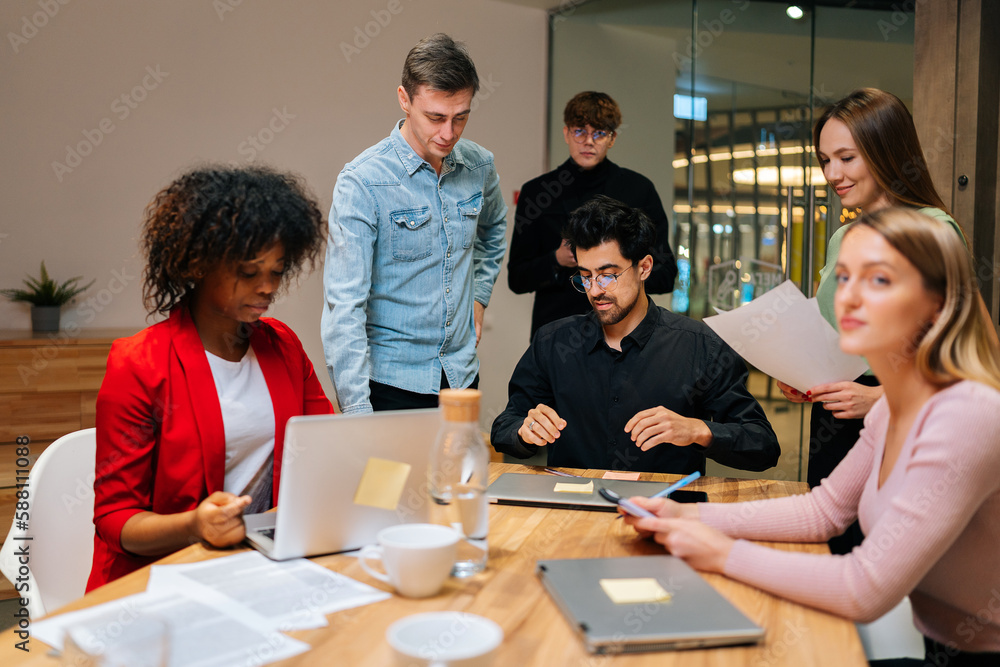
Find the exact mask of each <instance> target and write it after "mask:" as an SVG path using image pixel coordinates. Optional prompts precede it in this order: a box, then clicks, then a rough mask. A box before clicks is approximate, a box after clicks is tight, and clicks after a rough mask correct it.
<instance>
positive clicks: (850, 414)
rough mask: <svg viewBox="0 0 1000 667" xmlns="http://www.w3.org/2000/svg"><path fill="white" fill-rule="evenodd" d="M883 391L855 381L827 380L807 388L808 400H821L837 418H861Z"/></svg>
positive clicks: (825, 408)
mask: <svg viewBox="0 0 1000 667" xmlns="http://www.w3.org/2000/svg"><path fill="white" fill-rule="evenodd" d="M883 393H885V392H884V390H883V389H882V387H868V386H865V385H863V384H858V383H857V382H829V383H827V384H819V385H816V386H815V387H813V388H812V389H810V390H809V400H810V401H812V402H813V403H817V402H822V403H823V409H824V410H829V411H830V412H832V413H833V416H834V417H836V418H837V419H861V418H863V417H864V416H865V415H867V414H868V411H869V410H871V409H872V406H873V405H875V401H877V400H878V399H880V398H882V394H883Z"/></svg>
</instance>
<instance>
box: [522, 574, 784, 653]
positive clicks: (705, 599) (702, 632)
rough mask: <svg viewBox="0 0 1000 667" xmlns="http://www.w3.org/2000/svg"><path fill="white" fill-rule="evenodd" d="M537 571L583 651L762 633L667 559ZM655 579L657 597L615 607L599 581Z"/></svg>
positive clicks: (752, 639)
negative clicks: (662, 594) (664, 596)
mask: <svg viewBox="0 0 1000 667" xmlns="http://www.w3.org/2000/svg"><path fill="white" fill-rule="evenodd" d="M537 572H538V576H539V577H540V578H541V580H542V583H543V584H545V588H546V589H547V590H548V592H549V594H550V595H551V596H552V599H553V600H554V601H555V602H556V604H557V605H558V607H559V609H560V611H562V613H563V615H564V616H565V617H566V620H567V621H568V622H569V624H570V625H571V626H572V627H573V629H574V630H575V631H576V632H578V633H579V634H580V636H581V637H582V639H583V641H584V643H585V644H586V646H587V649H588V650H589V651H590V652H591V653H639V652H645V651H663V650H675V649H687V648H702V647H709V646H726V645H731V644H749V643H756V642H758V641H759V640H760V639H761V638H763V636H764V630H763V629H762V628H760V627H759V626H757V625H756V624H754V623H753V622H752V621H751V620H750V619H748V618H747V617H746V616H744V615H743V613H742V612H740V611H739V610H738V609H737V608H736V607H734V606H733V605H732V604H731V603H730V602H729V601H728V600H726V599H725V598H724V597H722V595H720V594H719V592H718V591H716V590H715V589H714V588H712V586H711V585H710V584H709V583H708V582H706V581H705V580H704V579H702V578H701V576H700V575H699V574H698V573H697V572H695V571H694V570H692V569H691V568H690V567H689V566H688V565H687V564H686V563H685V562H684V561H682V560H681V559H679V558H675V557H673V556H666V555H664V556H630V557H626V558H578V559H565V560H540V561H538V564H537ZM637 578H639V579H655V580H656V582H657V583H658V584H659V585H660V587H661V588H662V589H663V590H664V591H666V592H667V593H669V594H671V596H672V597H671V598H670V599H669V600H666V601H662V602H650V601H642V602H631V603H628V604H617V603H615V602H614V601H612V599H611V598H610V597H609V595H608V594H607V593H606V592H605V589H604V588H603V587H602V586H601V580H612V581H613V580H620V579H637Z"/></svg>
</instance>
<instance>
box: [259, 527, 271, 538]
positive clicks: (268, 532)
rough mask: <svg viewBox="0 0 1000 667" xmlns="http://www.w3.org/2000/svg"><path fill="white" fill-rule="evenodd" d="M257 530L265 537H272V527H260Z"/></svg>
mask: <svg viewBox="0 0 1000 667" xmlns="http://www.w3.org/2000/svg"><path fill="white" fill-rule="evenodd" d="M257 532H258V533H260V534H261V535H263V536H264V537H267V538H269V539H272V540H273V539H274V528H261V529H260V530H258V531H257Z"/></svg>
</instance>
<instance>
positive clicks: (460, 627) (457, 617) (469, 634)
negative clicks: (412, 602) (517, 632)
mask: <svg viewBox="0 0 1000 667" xmlns="http://www.w3.org/2000/svg"><path fill="white" fill-rule="evenodd" d="M385 637H386V640H388V642H389V645H390V646H391V647H392V650H393V651H394V652H395V654H396V664H397V665H399V666H400V667H487V666H488V665H491V664H493V657H494V655H495V653H496V650H497V648H498V647H499V646H500V643H501V642H502V641H503V630H502V629H501V628H500V626H499V625H497V624H496V623H494V622H493V621H491V620H490V619H488V618H483V617H482V616H477V615H475V614H466V613H463V612H459V611H435V612H428V613H426V614H414V615H413V616H407V617H406V618H404V619H401V620H399V621H396V622H395V623H393V624H392V625H390V626H389V629H388V630H386V633H385Z"/></svg>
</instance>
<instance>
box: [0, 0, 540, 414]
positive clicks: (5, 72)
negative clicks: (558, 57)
mask: <svg viewBox="0 0 1000 667" xmlns="http://www.w3.org/2000/svg"><path fill="white" fill-rule="evenodd" d="M63 2H65V3H66V4H61V3H63ZM46 8H47V10H48V14H47V13H46ZM379 22H381V23H379ZM546 26H547V22H546V16H545V13H544V12H543V11H541V10H539V9H532V8H525V7H519V6H512V5H508V4H503V3H499V2H494V1H492V0H421V1H420V2H417V1H416V0H345V1H341V0H338V1H337V2H309V1H307V0H285V1H283V2H280V3H279V2H263V1H262V0H171V2H134V1H129V0H104V1H102V2H88V3H84V2H69V0H5V1H4V2H3V3H2V4H0V28H2V30H0V32H2V34H3V35H5V39H4V43H3V44H2V45H0V52H2V56H0V57H2V66H0V89H2V90H3V94H2V97H0V110H2V118H3V123H2V124H0V150H2V153H3V160H2V165H0V201H2V202H3V212H2V222H0V287H14V286H18V285H19V284H20V281H21V279H22V278H23V277H24V275H25V274H27V273H31V274H35V273H36V272H37V270H38V264H39V261H40V260H43V259H44V260H45V262H46V265H47V267H48V268H49V269H50V271H51V272H52V273H53V274H54V276H55V277H57V278H62V279H65V278H68V277H70V276H76V275H83V276H85V277H86V279H87V280H90V279H91V278H96V283H95V285H94V287H93V288H92V289H91V290H90V291H89V292H88V293H87V294H86V295H84V299H85V300H86V299H88V298H91V299H98V301H93V302H91V304H90V308H87V306H86V304H84V303H77V304H74V305H70V306H68V307H66V308H65V309H64V311H63V318H64V320H63V321H64V324H78V325H80V326H84V327H131V328H134V329H135V330H138V329H140V328H141V327H142V326H144V324H145V322H146V320H145V311H144V310H143V308H142V304H141V289H140V279H139V275H140V272H141V269H142V262H141V258H140V257H139V256H138V247H137V242H136V240H137V236H138V230H139V224H140V220H141V215H142V210H143V208H144V206H145V205H146V203H147V202H148V201H149V199H150V198H151V197H152V195H153V194H154V193H155V192H156V191H157V190H159V189H160V188H162V187H163V186H164V185H166V184H167V183H168V182H169V181H170V180H172V178H173V177H175V176H176V175H178V174H179V173H180V172H181V171H183V170H184V169H186V168H187V167H189V166H191V165H192V164H194V163H197V162H199V161H234V162H244V161H246V160H247V159H248V158H255V159H257V160H260V161H263V162H266V163H269V164H271V165H274V166H275V167H277V168H280V169H288V170H293V171H296V172H298V173H300V174H302V175H303V176H304V177H305V178H306V180H307V181H308V183H309V184H310V186H311V187H312V189H313V191H314V192H315V193H316V195H317V196H318V198H319V200H320V205H321V208H322V209H323V210H324V211H327V210H329V206H330V197H331V192H332V190H333V184H334V181H335V180H336V177H337V174H338V172H339V171H340V169H341V168H342V167H343V165H344V164H345V163H346V162H347V161H349V160H350V159H352V158H353V157H354V156H355V155H357V154H358V153H359V152H361V151H362V150H363V149H365V148H366V147H368V146H369V145H371V144H374V143H375V142H377V141H378V140H380V139H381V138H383V137H384V136H386V135H387V134H388V132H389V130H390V129H391V127H392V124H393V122H394V121H395V120H397V119H398V118H399V117H401V115H402V113H401V111H400V110H399V106H398V104H397V102H396V95H395V89H396V86H397V85H398V84H399V76H400V71H401V69H402V63H403V58H404V57H405V55H406V52H407V51H408V50H409V49H410V47H411V46H412V45H413V44H414V43H416V42H417V41H418V40H419V39H420V38H422V37H424V36H426V35H429V34H431V33H434V32H437V31H443V32H447V33H449V34H451V35H452V36H453V37H455V38H456V39H459V40H462V41H465V42H466V43H467V45H468V47H469V49H470V51H471V53H472V56H473V59H474V60H475V62H476V65H477V68H478V70H479V74H480V78H481V81H482V83H483V87H482V90H481V91H480V97H479V104H478V107H477V108H476V109H475V111H474V112H473V114H472V118H471V121H470V123H469V125H468V128H467V130H466V133H465V136H466V137H467V138H469V139H472V140H474V141H476V142H478V143H481V144H483V145H484V146H486V147H487V148H489V149H491V150H493V151H494V153H495V154H496V163H497V168H498V171H499V173H500V179H501V184H502V188H503V192H504V196H505V198H506V199H507V202H508V206H512V202H511V198H512V194H513V191H514V190H515V189H517V188H519V187H520V185H521V183H523V182H524V181H526V180H528V179H529V178H532V177H534V176H536V175H537V174H538V173H540V172H541V171H542V169H543V166H544V165H543V154H544V145H543V144H544V136H545V135H544V127H545V118H544V114H545V85H546V82H545V76H546V65H545V62H546V49H547V47H546V41H547V27H546ZM365 31H367V32H368V33H369V35H374V36H369V35H365ZM345 49H346V50H347V51H348V53H345ZM151 72H152V73H156V75H155V76H154V75H153V74H151ZM123 95H124V96H126V97H125V98H124V99H123V98H122V96H123ZM276 114H277V116H276ZM272 123H273V125H271V124H272ZM269 126H270V127H269ZM102 128H103V129H102ZM272 128H275V129H278V128H280V131H278V132H272ZM251 136H257V137H258V138H259V139H260V140H261V141H263V142H268V143H266V145H264V146H263V150H262V151H259V152H257V154H256V155H253V153H255V152H256V151H255V150H254V149H253V148H252V147H251V146H250V145H249V144H248V143H246V142H247V140H248V138H250V137H251ZM68 147H73V148H72V150H77V151H78V152H79V153H80V157H79V158H75V157H73V156H70V157H67V151H68ZM55 163H61V164H63V165H66V168H65V169H64V168H62V167H54V164H55ZM510 217H511V218H513V215H512V214H511V216H510ZM530 303H531V300H530V297H517V296H514V295H513V294H511V293H510V292H509V291H508V290H507V288H506V274H505V273H503V274H501V276H500V280H499V281H498V283H497V290H496V291H495V293H494V297H493V302H492V303H491V307H490V308H489V310H488V311H487V331H486V333H485V336H484V340H483V343H482V345H481V347H480V356H481V357H482V360H483V368H482V389H483V391H484V419H483V421H484V424H485V425H488V423H489V421H490V420H491V419H492V416H493V415H494V414H496V413H497V412H499V410H501V409H502V408H503V405H504V404H505V402H506V383H507V380H508V378H509V376H510V371H511V369H512V368H513V365H514V363H515V362H516V360H517V358H518V357H519V356H520V354H521V353H522V352H523V350H524V348H525V347H526V343H527V332H528V329H529V322H530ZM321 307H322V272H321V271H320V270H317V271H316V272H315V273H314V274H313V275H312V276H310V277H309V278H307V279H305V280H304V281H303V282H302V284H301V285H299V286H298V287H297V288H293V290H292V291H291V293H290V294H289V295H288V296H286V297H285V298H284V299H283V300H282V301H281V302H280V303H278V304H277V305H276V306H275V308H274V312H273V314H274V315H275V316H277V317H279V318H280V319H282V320H284V321H286V322H288V323H289V324H290V325H291V326H292V327H293V328H294V329H295V330H296V332H297V333H298V334H299V336H300V337H301V338H302V340H303V343H304V344H305V346H306V350H307V351H308V352H309V355H310V357H311V358H312V361H313V364H314V365H315V366H316V367H317V371H318V372H319V374H320V376H321V377H322V378H323V381H324V382H325V386H326V389H327V392H328V394H329V395H330V396H331V397H332V396H333V393H332V387H331V385H330V382H329V379H328V378H327V377H326V373H325V372H323V368H324V361H323V354H322V347H321V344H320V340H319V319H320V311H321ZM28 312H29V311H28V308H27V306H24V305H22V304H14V303H10V302H7V301H6V300H0V328H5V329H6V328H27V327H28V326H29V317H28Z"/></svg>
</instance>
